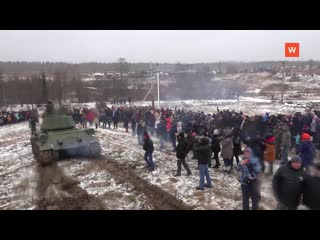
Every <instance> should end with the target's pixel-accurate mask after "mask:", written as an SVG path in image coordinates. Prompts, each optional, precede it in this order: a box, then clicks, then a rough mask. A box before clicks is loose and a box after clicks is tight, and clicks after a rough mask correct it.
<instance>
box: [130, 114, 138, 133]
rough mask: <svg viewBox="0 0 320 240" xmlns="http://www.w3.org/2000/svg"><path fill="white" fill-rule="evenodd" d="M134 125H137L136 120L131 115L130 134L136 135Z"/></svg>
mask: <svg viewBox="0 0 320 240" xmlns="http://www.w3.org/2000/svg"><path fill="white" fill-rule="evenodd" d="M136 126H137V123H136V120H135V118H134V116H132V117H131V130H132V136H135V135H136Z"/></svg>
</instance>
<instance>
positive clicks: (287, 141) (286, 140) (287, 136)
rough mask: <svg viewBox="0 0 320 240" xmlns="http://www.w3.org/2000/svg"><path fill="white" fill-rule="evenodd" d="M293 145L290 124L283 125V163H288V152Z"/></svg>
mask: <svg viewBox="0 0 320 240" xmlns="http://www.w3.org/2000/svg"><path fill="white" fill-rule="evenodd" d="M290 146H291V133H290V131H289V127H288V126H286V125H285V126H283V127H282V137H281V156H282V161H281V164H287V163H288V152H289V149H290Z"/></svg>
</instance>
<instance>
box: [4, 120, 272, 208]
mask: <svg viewBox="0 0 320 240" xmlns="http://www.w3.org/2000/svg"><path fill="white" fill-rule="evenodd" d="M29 134H30V130H29V128H28V124H27V123H19V124H16V125H11V126H5V127H2V128H0V139H1V142H0V147H1V152H0V154H1V155H0V156H1V158H0V159H1V160H0V172H1V175H0V209H38V208H39V206H37V201H38V195H37V188H38V187H39V184H41V182H40V181H41V177H39V175H40V176H41V171H43V170H41V168H40V167H39V166H37V164H36V162H35V160H34V158H33V155H32V152H31V146H30V144H29ZM97 136H98V137H99V139H100V143H101V146H102V150H103V155H104V156H105V159H98V160H88V159H66V160H62V161H59V162H58V168H59V171H60V170H61V171H63V173H64V174H66V175H67V176H68V177H70V178H72V179H73V180H76V181H79V182H80V183H79V187H80V188H81V190H83V191H85V192H86V194H88V197H87V198H90V202H91V203H90V204H91V205H90V206H89V207H87V208H84V209H96V205H99V206H103V207H102V209H173V208H174V207H173V206H177V208H178V209H185V208H186V209H217V210H222V209H241V192H240V185H239V183H238V181H237V173H235V172H234V173H232V174H230V175H224V174H223V173H222V171H221V170H219V169H218V170H213V169H210V175H211V177H212V180H213V186H214V187H213V188H212V189H207V190H205V191H204V192H201V191H200V192H199V191H197V190H195V187H196V186H197V185H198V181H199V175H198V171H196V170H195V168H196V166H197V164H196V160H192V159H191V156H190V155H189V156H188V158H187V161H188V163H189V164H190V167H191V169H192V173H193V175H192V176H189V177H187V176H184V173H183V175H182V176H181V177H174V174H175V171H176V158H175V155H174V153H172V152H171V147H170V145H167V146H166V150H163V151H159V150H158V149H159V142H158V140H157V139H154V143H155V152H154V159H155V164H156V170H155V171H154V172H152V173H150V172H149V171H147V169H146V168H145V162H144V160H143V154H144V151H143V149H142V147H141V146H138V145H137V139H136V138H135V137H132V136H131V133H126V132H125V131H124V129H123V128H118V129H117V130H113V129H111V130H108V129H107V130H105V129H98V131H97ZM114 163H115V164H116V165H117V166H116V167H117V168H114ZM119 166H120V167H119ZM39 171H40V172H39ZM46 171H47V170H46ZM52 171H56V170H52ZM132 174H134V178H132ZM48 175H50V174H48ZM129 175H130V176H131V177H129ZM54 178H57V176H56V175H54V174H53V177H52V179H49V181H51V182H52V184H51V185H52V186H51V187H50V189H51V190H52V189H53V195H50V197H53V198H54V197H57V198H60V197H61V196H62V195H63V194H62V193H61V191H62V190H61V189H59V188H58V186H56V185H54V184H55V183H54V182H55V181H54ZM139 184H149V186H148V187H149V188H148V187H139ZM156 187H158V189H161V191H163V193H162V192H161V193H159V190H157V189H156ZM59 191H60V193H59ZM167 194H168V195H170V197H169V198H170V201H171V202H172V203H170V204H168V203H166V202H165V200H162V199H154V197H153V196H158V195H159V196H164V198H168V196H167ZM65 195H66V196H68V193H65ZM69 196H70V194H69ZM70 197H73V198H76V197H77V196H70ZM159 198H161V197H159ZM88 201H89V200H88ZM166 201H167V200H166ZM92 202H94V203H95V202H98V203H99V204H96V205H95V204H93V205H92ZM165 204H168V205H165ZM177 204H178V205H177ZM261 205H262V209H272V208H274V206H275V202H274V199H273V197H272V193H271V183H270V179H268V178H265V179H264V183H263V185H262V204H261ZM47 209H55V207H51V208H49V207H48V208H47ZM98 209H101V207H100V208H98Z"/></svg>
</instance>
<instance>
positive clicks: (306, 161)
mask: <svg viewBox="0 0 320 240" xmlns="http://www.w3.org/2000/svg"><path fill="white" fill-rule="evenodd" d="M297 154H299V157H300V158H301V160H302V166H303V167H304V168H305V169H306V171H307V172H308V173H310V166H311V165H312V163H313V160H314V158H315V157H316V149H315V147H314V145H313V143H312V142H311V137H310V135H309V134H308V133H303V134H302V135H301V143H300V145H299V147H298V149H297Z"/></svg>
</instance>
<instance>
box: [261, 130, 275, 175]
mask: <svg viewBox="0 0 320 240" xmlns="http://www.w3.org/2000/svg"><path fill="white" fill-rule="evenodd" d="M275 159H276V146H275V137H273V136H272V135H269V136H266V139H265V148H264V161H266V162H268V163H269V172H268V174H269V175H272V174H273V162H274V160H275Z"/></svg>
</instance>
